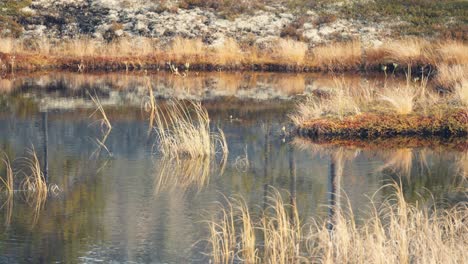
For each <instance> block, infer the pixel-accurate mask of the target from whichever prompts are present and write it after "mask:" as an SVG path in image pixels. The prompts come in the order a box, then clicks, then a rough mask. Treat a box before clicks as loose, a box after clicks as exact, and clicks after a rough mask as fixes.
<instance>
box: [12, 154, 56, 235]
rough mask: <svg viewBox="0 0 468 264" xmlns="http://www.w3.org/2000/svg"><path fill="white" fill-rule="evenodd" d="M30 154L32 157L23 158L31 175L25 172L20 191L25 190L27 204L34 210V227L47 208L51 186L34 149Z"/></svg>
mask: <svg viewBox="0 0 468 264" xmlns="http://www.w3.org/2000/svg"><path fill="white" fill-rule="evenodd" d="M28 154H29V155H30V157H29V158H23V162H24V165H25V167H26V170H28V171H29V173H25V172H23V174H24V180H23V181H22V182H21V188H20V189H21V190H24V196H25V199H26V202H27V203H28V204H29V206H30V207H31V208H32V211H33V219H32V226H34V225H35V224H36V223H37V221H38V219H39V214H40V212H41V211H42V209H43V208H44V206H45V203H46V200H47V195H48V193H49V186H48V185H47V182H46V180H45V177H44V173H43V172H42V170H41V165H40V162H39V159H38V157H37V154H36V151H35V150H34V147H33V148H31V149H29V150H28ZM54 189H55V188H54Z"/></svg>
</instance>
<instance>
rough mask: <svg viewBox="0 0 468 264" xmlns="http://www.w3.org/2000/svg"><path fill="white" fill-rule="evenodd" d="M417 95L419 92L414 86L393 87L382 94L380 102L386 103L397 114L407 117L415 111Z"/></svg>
mask: <svg viewBox="0 0 468 264" xmlns="http://www.w3.org/2000/svg"><path fill="white" fill-rule="evenodd" d="M416 95H417V90H416V88H414V87H413V86H406V87H392V88H387V89H385V90H384V92H383V93H382V94H380V100H382V101H383V102H386V103H387V104H388V105H389V106H390V109H391V110H393V111H394V112H395V113H397V114H400V115H407V114H410V113H411V112H413V110H414V105H415V102H414V99H415V98H416Z"/></svg>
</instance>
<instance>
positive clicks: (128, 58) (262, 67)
mask: <svg viewBox="0 0 468 264" xmlns="http://www.w3.org/2000/svg"><path fill="white" fill-rule="evenodd" d="M36 41H37V43H35V42H33V43H32V44H31V43H25V42H24V41H23V40H21V39H0V73H3V74H6V73H13V72H21V71H26V72H34V71H41V70H68V71H78V72H97V71H105V72H111V71H126V72H128V71H142V70H153V71H169V72H172V73H174V74H176V75H182V76H184V74H186V73H187V72H189V71H208V72H209V71H224V72H241V71H261V72H294V73H301V72H332V73H334V72H340V73H343V72H350V73H353V72H354V73H362V72H374V73H377V72H380V73H382V74H385V75H392V74H397V75H398V74H408V73H409V72H413V74H418V75H419V74H424V75H430V74H432V73H434V72H435V71H437V69H439V68H440V67H443V66H453V65H468V56H467V55H466V54H467V53H468V45H467V44H466V43H464V42H457V41H444V42H434V43H432V42H429V41H428V40H425V39H417V38H407V39H401V40H394V41H389V42H388V43H384V44H382V45H381V46H378V47H364V46H363V45H362V44H361V42H360V41H358V40H353V41H348V42H338V43H331V44H328V45H323V46H317V47H309V46H308V45H307V43H305V42H300V41H295V40H291V39H281V38H279V39H277V40H276V41H272V42H271V43H269V44H266V45H262V46H258V45H248V44H245V43H237V42H236V41H234V40H233V39H228V40H225V42H224V43H222V44H220V45H217V46H210V45H208V44H205V43H203V42H202V41H201V40H199V39H183V38H177V39H175V40H174V41H173V42H172V43H170V44H168V45H166V46H161V45H159V44H157V43H155V41H156V40H155V39H151V38H141V37H140V38H136V39H123V40H118V41H115V42H110V43H105V42H100V41H97V40H93V39H89V38H84V37H83V38H78V39H73V40H64V41H63V42H59V43H57V42H56V41H53V40H49V39H38V40H36Z"/></svg>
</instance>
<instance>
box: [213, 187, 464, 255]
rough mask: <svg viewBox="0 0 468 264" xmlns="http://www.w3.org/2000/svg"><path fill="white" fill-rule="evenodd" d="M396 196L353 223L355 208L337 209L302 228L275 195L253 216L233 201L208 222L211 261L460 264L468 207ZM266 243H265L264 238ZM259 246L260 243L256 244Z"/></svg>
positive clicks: (395, 193)
mask: <svg viewBox="0 0 468 264" xmlns="http://www.w3.org/2000/svg"><path fill="white" fill-rule="evenodd" d="M385 187H386V188H393V189H394V191H393V195H391V196H390V197H388V198H387V199H385V200H384V201H383V202H381V203H379V205H377V204H376V203H374V202H373V201H371V210H370V211H371V213H370V214H369V215H367V216H365V217H363V218H362V219H359V221H357V220H358V219H356V217H355V215H354V212H353V208H352V206H351V204H349V203H348V205H347V209H346V211H344V210H343V209H342V208H340V205H339V203H338V204H337V205H335V206H334V207H333V208H332V210H333V214H334V215H333V216H331V217H330V219H328V220H320V219H314V218H311V219H309V220H308V221H306V222H304V223H302V222H301V221H300V219H299V217H298V215H297V211H296V208H295V207H294V206H293V205H288V204H285V203H284V202H283V200H282V198H281V196H280V195H279V194H278V193H277V192H273V194H272V195H271V196H270V198H269V201H270V206H269V207H268V208H267V209H265V210H264V211H263V213H262V214H261V215H260V216H258V217H255V215H253V214H252V213H251V212H250V211H249V210H248V207H247V205H246V204H245V202H244V201H243V200H242V199H240V198H233V199H231V200H230V202H229V203H228V204H227V206H224V207H221V208H220V213H219V215H218V217H217V218H214V219H212V220H211V221H209V222H208V227H209V232H210V235H209V237H208V239H207V240H208V244H209V246H210V249H211V251H210V256H211V260H212V261H213V263H461V262H463V261H464V260H465V259H466V257H468V252H467V251H466V247H467V246H468V241H467V240H466V236H467V235H468V227H467V226H466V224H465V221H466V216H467V213H468V206H467V204H466V203H460V204H458V205H456V206H453V207H450V208H448V209H437V210H433V209H431V208H430V207H425V206H421V205H420V204H416V205H414V204H410V203H408V202H407V201H406V200H405V197H404V196H403V190H402V188H401V187H400V186H398V185H397V184H396V183H395V184H392V185H388V186H385ZM259 238H262V239H259ZM258 241H261V242H263V243H259V242H258Z"/></svg>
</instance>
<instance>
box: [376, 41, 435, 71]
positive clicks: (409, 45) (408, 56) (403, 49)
mask: <svg viewBox="0 0 468 264" xmlns="http://www.w3.org/2000/svg"><path fill="white" fill-rule="evenodd" d="M429 47H430V44H429V42H428V41H426V40H424V39H418V38H407V39H401V40H396V41H391V42H388V43H385V44H383V45H382V46H380V47H378V48H375V49H372V50H370V51H369V57H370V58H373V59H376V60H379V61H381V62H382V61H388V62H395V63H398V64H401V65H417V64H427V61H428V58H429V55H428V50H429V49H430V48H429ZM374 63H378V62H377V61H375V62H374Z"/></svg>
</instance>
